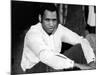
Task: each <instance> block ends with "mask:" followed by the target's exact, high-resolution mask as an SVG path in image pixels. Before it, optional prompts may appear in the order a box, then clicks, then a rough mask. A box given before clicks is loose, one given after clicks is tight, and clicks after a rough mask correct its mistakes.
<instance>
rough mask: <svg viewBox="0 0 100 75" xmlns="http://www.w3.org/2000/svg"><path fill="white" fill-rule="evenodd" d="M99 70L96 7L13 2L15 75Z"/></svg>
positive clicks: (17, 0)
mask: <svg viewBox="0 0 100 75" xmlns="http://www.w3.org/2000/svg"><path fill="white" fill-rule="evenodd" d="M87 70H96V5H85V4H83V5H82V4H69V3H68V4H67V3H55V2H51V3H50V2H37V1H22V0H21V1H20V0H11V75H17V74H38V73H54V72H72V71H87Z"/></svg>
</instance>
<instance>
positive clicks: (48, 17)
mask: <svg viewBox="0 0 100 75" xmlns="http://www.w3.org/2000/svg"><path fill="white" fill-rule="evenodd" d="M57 25H58V23H57V13H56V11H53V12H52V11H49V10H45V12H44V15H43V18H42V27H43V29H44V30H45V31H46V32H47V33H48V34H51V33H52V32H53V31H55V30H56V28H57Z"/></svg>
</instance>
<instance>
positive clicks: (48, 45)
mask: <svg viewBox="0 0 100 75" xmlns="http://www.w3.org/2000/svg"><path fill="white" fill-rule="evenodd" d="M62 42H66V43H70V44H73V45H74V44H78V43H80V44H81V45H82V48H83V52H84V55H85V57H86V60H87V63H89V62H91V61H94V60H95V55H94V53H93V50H92V48H91V47H90V45H89V43H88V41H87V40H86V39H83V38H82V37H80V36H79V35H77V34H76V33H74V32H72V31H71V30H69V29H68V28H66V27H64V26H62V25H61V24H59V25H58V28H57V30H56V32H55V33H54V34H52V35H50V36H49V35H48V34H47V33H46V32H45V31H44V30H43V28H42V25H41V23H38V24H36V25H34V26H32V27H31V28H30V29H29V31H28V32H27V33H26V36H25V40H24V49H23V55H22V61H21V67H22V69H23V71H25V70H26V69H30V68H32V67H33V66H34V65H36V64H37V63H38V62H40V61H41V62H43V63H45V64H46V65H48V66H50V67H52V68H54V69H67V68H71V67H73V66H74V61H73V60H71V59H69V58H67V57H66V56H64V55H63V54H60V52H61V46H62Z"/></svg>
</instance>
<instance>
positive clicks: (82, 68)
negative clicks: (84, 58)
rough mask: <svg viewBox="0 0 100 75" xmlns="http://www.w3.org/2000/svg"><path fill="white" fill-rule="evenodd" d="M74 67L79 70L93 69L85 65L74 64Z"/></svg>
mask: <svg viewBox="0 0 100 75" xmlns="http://www.w3.org/2000/svg"><path fill="white" fill-rule="evenodd" d="M74 66H75V67H78V68H80V69H81V70H91V69H94V67H91V66H89V65H85V64H78V63H75V64H74Z"/></svg>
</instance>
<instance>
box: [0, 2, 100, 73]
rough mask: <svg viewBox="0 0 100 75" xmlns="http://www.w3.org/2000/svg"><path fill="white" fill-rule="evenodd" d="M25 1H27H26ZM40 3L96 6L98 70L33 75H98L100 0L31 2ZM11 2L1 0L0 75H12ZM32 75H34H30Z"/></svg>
mask: <svg viewBox="0 0 100 75" xmlns="http://www.w3.org/2000/svg"><path fill="white" fill-rule="evenodd" d="M24 1H25V0H24ZM30 1H38V2H39V1H40V2H55V3H70V4H73V3H74V4H85V5H96V8H97V11H96V13H97V14H96V15H97V16H96V28H97V34H96V35H97V36H96V37H97V39H96V40H97V41H96V46H97V47H96V49H97V55H96V60H97V67H96V68H97V69H96V70H91V71H73V72H72V71H71V72H57V73H40V74H33V75H67V74H70V75H75V74H77V75H80V74H81V75H85V74H86V75H98V74H99V69H100V56H99V55H100V46H99V43H100V41H99V40H100V36H99V35H100V33H99V32H100V31H99V30H100V22H99V19H100V8H99V7H100V2H99V0H30ZM10 5H11V4H10V0H0V60H1V61H0V75H10V61H11V45H10V44H11V32H10V31H11V12H10V9H11V7H10ZM29 75H32V74H29Z"/></svg>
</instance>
